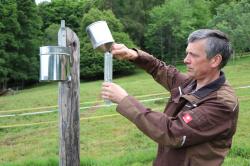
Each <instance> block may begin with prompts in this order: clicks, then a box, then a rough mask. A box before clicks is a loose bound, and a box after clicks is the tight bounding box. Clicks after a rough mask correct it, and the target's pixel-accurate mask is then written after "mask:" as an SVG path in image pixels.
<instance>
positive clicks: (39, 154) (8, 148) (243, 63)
mask: <svg viewBox="0 0 250 166" xmlns="http://www.w3.org/2000/svg"><path fill="white" fill-rule="evenodd" d="M249 62H250V57H245V58H241V59H237V60H236V61H235V62H230V64H229V66H227V67H226V68H225V69H224V71H225V73H226V77H227V79H228V80H229V82H230V84H231V85H232V86H233V87H234V88H235V90H236V93H237V95H238V97H239V101H240V114H239V121H238V128H237V132H236V135H235V137H234V140H233V146H232V149H231V151H230V153H229V154H228V156H227V157H226V159H225V162H224V164H223V166H249V165H250V143H249V138H250V128H249V117H250V109H249V108H250V102H249V101H250V88H245V89H240V88H239V87H241V86H247V85H250V74H249V71H250V63H249ZM179 69H180V70H184V67H183V66H180V67H179ZM114 82H116V83H118V84H120V85H121V86H122V87H124V88H125V89H126V90H127V91H128V92H129V93H130V94H131V95H134V96H137V98H138V99H140V100H143V99H150V98H154V97H167V96H168V94H169V93H168V92H167V91H166V90H165V89H164V88H162V87H161V86H159V85H158V84H156V83H155V82H154V80H153V79H152V78H151V77H150V76H149V75H147V74H145V73H144V72H143V71H140V70H138V71H137V73H136V74H135V75H133V76H127V77H121V78H117V79H115V80H114ZM101 83H102V81H93V82H82V83H81V87H80V102H81V107H84V106H91V105H96V104H103V102H102V100H101V99H100V97H99V93H100V88H101ZM163 92H164V93H163ZM155 93H163V94H159V95H156V96H142V95H147V94H155ZM57 95H58V84H57V83H49V84H44V83H43V84H39V85H37V86H35V87H33V88H29V89H25V90H22V91H19V92H18V93H16V94H15V95H10V96H3V97H0V115H5V114H19V113H24V112H36V111H47V110H56V109H57ZM90 101H91V102H92V103H86V102H90ZM166 101H167V99H166V98H165V99H163V100H159V101H152V102H146V103H144V104H145V105H146V106H148V107H150V108H154V110H157V111H162V110H163V108H164V105H165V103H166ZM47 106H54V107H51V108H39V109H30V110H29V109H28V110H27V108H38V107H47ZM111 114H116V111H115V106H111V107H105V108H98V109H81V110H80V116H81V118H87V117H94V116H102V115H111ZM39 122H51V123H47V124H39V125H32V126H24V127H11V128H1V127H3V126H10V125H22V124H30V123H39ZM80 125H81V126H80V127H81V128H80V156H81V165H82V166H107V165H108V166H123V165H124V166H125V165H128V166H131V165H132V166H149V165H152V160H153V159H154V157H155V155H156V149H157V147H156V146H157V145H156V144H155V143H154V142H153V141H152V140H150V139H149V138H147V137H146V136H145V135H143V134H142V133H141V132H140V131H139V130H138V129H137V128H136V127H135V126H134V125H133V124H131V123H130V122H129V121H128V120H127V119H125V118H123V117H122V116H120V115H114V116H111V117H103V118H99V119H87V120H86V119H82V120H81V124H80ZM58 135H59V134H58V114H57V112H54V113H49V114H43V115H33V116H15V117H8V118H6V117H5V118H0V154H1V155H0V165H1V166H23V165H25V166H31V165H32V166H54V165H58V149H59V142H58V141H59V136H58Z"/></svg>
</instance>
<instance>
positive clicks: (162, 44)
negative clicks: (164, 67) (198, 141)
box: [145, 0, 211, 64]
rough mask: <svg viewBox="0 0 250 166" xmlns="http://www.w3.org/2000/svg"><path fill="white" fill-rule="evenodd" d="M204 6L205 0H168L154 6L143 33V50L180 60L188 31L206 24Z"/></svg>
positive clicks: (206, 16) (207, 16) (207, 11)
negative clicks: (144, 47) (144, 48)
mask: <svg viewBox="0 0 250 166" xmlns="http://www.w3.org/2000/svg"><path fill="white" fill-rule="evenodd" d="M204 4H206V5H204ZM207 6H209V4H208V3H206V2H205V1H204V0H203V1H200V0H195V1H192V2H191V1H190V2H189V1H187V0H169V1H166V2H165V3H164V4H163V5H162V6H158V7H155V8H153V9H152V10H151V11H150V17H149V22H148V25H147V31H146V33H145V38H146V39H145V46H146V49H147V50H148V51H150V52H151V53H153V54H154V55H155V56H156V57H158V58H160V59H161V60H163V61H168V62H169V63H173V64H175V63H176V61H178V60H182V59H183V56H184V52H185V47H186V39H187V37H188V34H189V33H191V32H192V31H193V30H195V29H197V28H204V27H206V23H207V21H208V20H210V17H211V16H210V12H209V10H208V9H209V8H208V7H207ZM180 10H181V12H180ZM201 11H202V12H201Z"/></svg>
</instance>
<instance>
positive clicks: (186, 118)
mask: <svg viewBox="0 0 250 166" xmlns="http://www.w3.org/2000/svg"><path fill="white" fill-rule="evenodd" d="M182 119H183V120H184V122H185V123H189V122H190V121H191V120H192V119H193V118H192V116H190V115H189V114H185V115H184V116H183V117H182Z"/></svg>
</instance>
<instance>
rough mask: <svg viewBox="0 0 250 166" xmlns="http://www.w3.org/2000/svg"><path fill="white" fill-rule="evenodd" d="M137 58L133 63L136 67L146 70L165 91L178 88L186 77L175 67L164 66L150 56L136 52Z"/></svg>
mask: <svg viewBox="0 0 250 166" xmlns="http://www.w3.org/2000/svg"><path fill="white" fill-rule="evenodd" d="M136 51H137V53H138V55H139V56H138V57H137V58H136V59H135V60H134V61H133V62H134V63H135V64H136V65H137V66H139V67H140V68H142V69H144V70H146V72H147V73H149V74H151V75H152V77H153V78H154V79H155V80H156V81H157V82H158V83H159V84H161V85H162V86H163V87H165V88H166V89H167V90H169V91H170V90H171V89H173V88H175V87H178V86H179V85H180V84H181V83H182V82H183V81H184V80H186V79H187V76H186V75H184V74H181V73H180V72H179V71H178V70H177V69H176V68H175V67H173V66H171V65H166V64H165V63H164V62H162V61H160V60H158V59H157V58H155V57H153V56H152V55H150V54H148V53H146V52H144V51H141V50H136Z"/></svg>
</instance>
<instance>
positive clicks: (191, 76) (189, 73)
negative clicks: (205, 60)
mask: <svg viewBox="0 0 250 166" xmlns="http://www.w3.org/2000/svg"><path fill="white" fill-rule="evenodd" d="M186 75H187V76H188V77H190V78H194V75H193V73H191V72H189V71H187V72H186Z"/></svg>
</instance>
